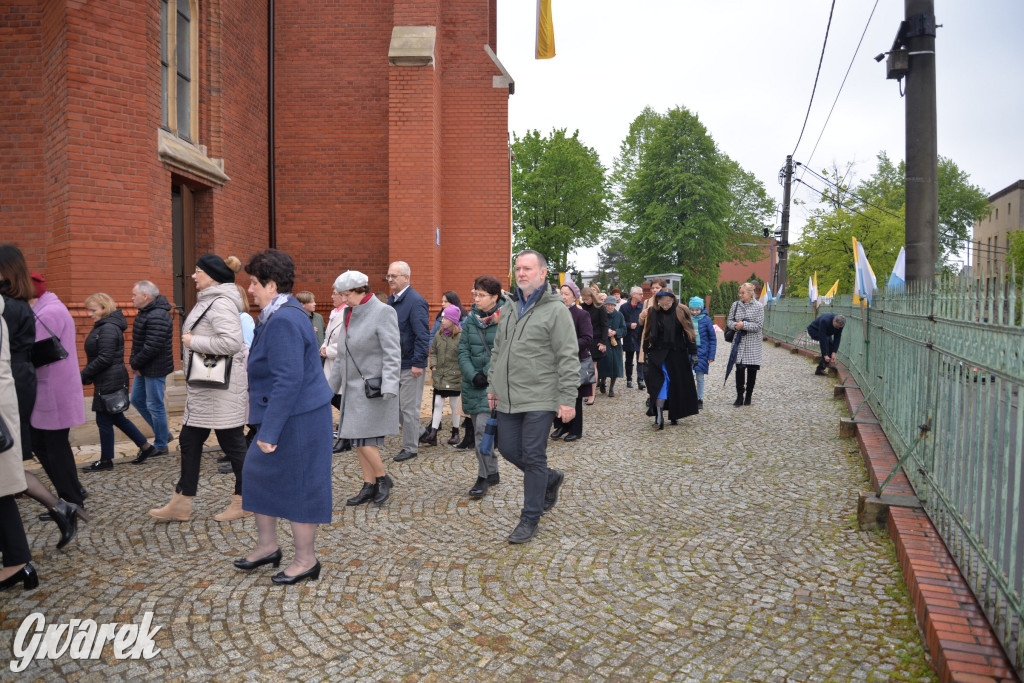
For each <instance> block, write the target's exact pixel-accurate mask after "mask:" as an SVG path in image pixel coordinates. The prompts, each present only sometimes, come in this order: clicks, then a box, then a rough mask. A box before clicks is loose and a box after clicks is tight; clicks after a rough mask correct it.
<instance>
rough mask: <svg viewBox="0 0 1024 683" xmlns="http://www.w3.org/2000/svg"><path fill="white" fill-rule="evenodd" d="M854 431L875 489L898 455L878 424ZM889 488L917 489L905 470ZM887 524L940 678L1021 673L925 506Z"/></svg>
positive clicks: (865, 413) (851, 402)
mask: <svg viewBox="0 0 1024 683" xmlns="http://www.w3.org/2000/svg"><path fill="white" fill-rule="evenodd" d="M766 341H769V342H771V343H774V344H776V345H777V346H781V347H782V348H785V349H789V350H791V351H794V353H800V354H802V355H804V356H807V357H809V358H815V357H817V356H818V355H819V353H818V352H817V350H816V349H806V348H801V347H796V346H793V345H792V344H789V343H786V342H782V341H781V340H775V339H771V338H766ZM838 369H839V379H840V380H841V381H842V383H843V385H844V386H845V387H846V391H845V396H846V405H847V408H848V409H849V410H850V412H851V414H852V413H853V411H856V410H858V408H859V410H860V412H859V413H858V418H862V419H864V420H875V415H874V413H873V412H872V411H871V407H870V406H867V405H865V406H863V407H861V403H863V401H864V394H863V392H862V391H861V390H860V387H858V386H857V382H856V380H854V378H853V377H852V376H851V375H850V372H849V370H848V369H847V368H846V367H845V366H843V365H841V364H840V365H839V368H838ZM856 434H857V443H858V444H859V445H860V453H861V458H863V460H864V466H865V467H866V468H867V470H868V477H869V478H870V480H871V487H872V490H874V491H876V492H877V491H878V485H879V483H880V482H882V481H885V478H886V477H888V476H889V473H890V472H891V471H892V469H893V468H894V467H896V463H897V461H898V458H897V455H896V453H895V452H894V451H893V449H892V446H891V445H890V443H889V440H888V439H887V438H886V436H885V434H884V433H883V432H882V428H881V427H880V426H879V425H878V424H864V423H859V424H857V425H856ZM886 493H887V494H895V495H900V494H902V495H913V488H912V487H911V485H910V482H909V481H908V480H907V478H906V476H905V475H904V474H903V472H902V471H901V472H899V473H898V474H897V475H896V476H895V477H894V478H893V480H892V482H890V483H889V486H888V487H886ZM888 530H889V536H890V537H892V540H893V543H895V545H896V553H897V555H898V556H899V560H900V566H901V567H902V569H903V578H904V580H905V581H906V584H907V588H908V589H909V591H910V595H911V598H912V599H913V601H914V611H915V613H916V615H917V623H918V624H919V625H920V626H921V629H922V631H924V635H925V641H926V643H927V646H928V651H929V652H930V653H931V656H932V660H933V662H934V666H935V669H936V671H937V672H938V674H939V679H940V680H942V681H963V682H971V683H974V682H978V683H980V682H982V681H1018V680H1020V679H1019V678H1018V677H1017V675H1016V673H1015V672H1014V669H1013V665H1012V664H1011V663H1010V661H1009V659H1008V658H1007V657H1006V654H1005V653H1004V652H1003V649H1002V647H1001V646H1000V645H999V641H998V640H997V639H996V636H995V633H993V632H992V628H991V626H990V625H989V623H988V620H987V619H986V617H985V614H984V613H983V612H982V610H981V607H980V606H979V605H978V601H977V600H976V599H975V597H974V593H973V592H972V591H971V589H970V587H968V585H967V582H966V581H965V580H964V577H963V575H962V574H961V573H960V570H959V569H958V568H957V566H956V563H955V562H954V561H953V558H952V556H951V555H950V554H949V551H948V550H947V548H946V545H945V543H943V541H942V539H941V538H940V537H939V534H938V532H937V531H936V530H935V527H934V526H932V523H931V520H930V519H929V518H928V516H927V515H926V514H925V513H924V511H922V510H920V509H910V508H902V507H891V508H889V519H888Z"/></svg>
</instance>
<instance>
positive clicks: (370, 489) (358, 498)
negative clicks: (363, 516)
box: [345, 481, 377, 507]
mask: <svg viewBox="0 0 1024 683" xmlns="http://www.w3.org/2000/svg"><path fill="white" fill-rule="evenodd" d="M375 495H377V485H376V484H371V483H369V482H366V481H364V482H363V488H361V489H359V493H357V494H356V495H354V496H352V497H351V498H349V499H348V500H346V501H345V505H348V506H349V507H355V506H356V505H362V504H363V503H369V502H370V501H371V500H373V497H374V496H375Z"/></svg>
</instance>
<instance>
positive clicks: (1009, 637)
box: [764, 273, 1024, 675]
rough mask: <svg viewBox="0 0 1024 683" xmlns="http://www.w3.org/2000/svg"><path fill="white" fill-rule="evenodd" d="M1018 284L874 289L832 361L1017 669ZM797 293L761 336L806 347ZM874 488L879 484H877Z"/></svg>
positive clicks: (1021, 657)
mask: <svg viewBox="0 0 1024 683" xmlns="http://www.w3.org/2000/svg"><path fill="white" fill-rule="evenodd" d="M1022 304H1024V292H1022V290H1021V287H1020V284H1019V283H1017V282H1016V278H1015V277H1014V276H1013V275H1012V274H1011V275H1010V276H1009V277H1006V276H1004V274H1003V273H999V274H997V275H994V276H991V277H981V278H975V279H962V278H940V279H939V280H937V281H936V283H935V285H934V287H929V288H925V287H915V286H909V287H907V288H906V289H905V290H903V291H899V292H894V293H886V292H885V291H883V292H880V293H879V294H878V295H877V296H876V297H875V298H874V300H873V301H872V306H871V307H870V308H865V307H862V306H859V305H857V306H855V305H854V304H853V302H852V299H851V297H850V296H842V297H836V298H835V299H833V303H832V305H830V306H825V307H822V309H821V310H820V311H819V313H825V312H831V313H842V314H844V315H845V316H846V317H847V323H846V328H845V329H844V330H843V338H842V344H841V345H840V349H839V354H838V355H839V358H840V360H841V361H842V362H843V363H844V364H845V365H846V366H847V367H848V368H849V370H850V372H851V374H852V375H853V377H854V379H856V380H857V383H858V384H859V385H860V387H861V389H862V391H863V392H864V395H865V397H866V402H867V403H868V405H869V406H870V407H871V409H872V410H873V411H874V413H875V415H876V417H877V418H878V421H879V424H880V425H881V427H882V429H883V431H884V432H885V435H886V437H888V439H889V442H890V443H891V444H892V447H893V450H894V451H895V452H896V454H897V456H902V457H903V458H905V459H904V461H903V471H904V472H905V473H906V475H907V477H908V479H909V480H910V482H911V484H912V485H913V487H914V490H915V492H916V493H917V496H918V498H920V499H921V502H922V503H923V505H924V509H925V511H926V512H927V514H928V516H929V518H930V519H931V520H932V523H933V524H934V525H935V528H936V529H937V530H938V532H939V534H940V535H941V536H942V539H943V541H944V542H945V544H946V546H947V547H948V548H949V551H950V553H951V554H952V556H953V558H954V560H955V561H956V563H957V565H958V566H959V568H960V571H961V573H962V574H963V575H964V577H965V578H966V580H967V582H968V584H969V585H970V586H971V589H972V590H973V591H974V594H975V597H976V598H977V599H978V603H979V604H980V605H981V607H982V609H983V610H984V611H985V614H986V616H987V617H988V619H989V623H990V624H991V625H992V628H993V630H994V631H995V632H996V634H997V636H998V637H999V639H1000V642H1001V643H1002V646H1003V648H1004V649H1005V650H1006V653H1007V655H1008V656H1009V658H1010V659H1011V661H1013V662H1014V664H1015V667H1016V669H1017V673H1018V674H1019V675H1021V674H1024V632H1022V628H1024V600H1022V595H1024V401H1021V387H1022V386H1024V326H1022V322H1021V313H1022ZM813 319H814V313H813V309H811V307H810V306H808V305H807V301H806V300H801V299H782V300H780V301H776V302H774V303H773V304H772V305H771V306H770V307H769V309H768V311H767V312H766V316H765V327H764V333H765V335H766V336H769V337H773V338H775V339H779V340H784V341H788V342H790V343H794V344H796V345H799V346H805V347H807V348H817V342H814V341H813V340H811V339H809V338H808V336H807V331H806V328H807V325H808V324H809V323H810V322H811V321H812V320H813ZM879 493H881V491H879Z"/></svg>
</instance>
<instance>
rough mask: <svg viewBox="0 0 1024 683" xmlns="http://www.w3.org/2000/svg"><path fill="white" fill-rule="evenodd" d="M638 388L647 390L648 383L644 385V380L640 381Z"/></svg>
mask: <svg viewBox="0 0 1024 683" xmlns="http://www.w3.org/2000/svg"><path fill="white" fill-rule="evenodd" d="M636 388H637V389H639V390H640V391H646V390H647V387H646V385H644V383H643V382H640V383H639V384H637V385H636Z"/></svg>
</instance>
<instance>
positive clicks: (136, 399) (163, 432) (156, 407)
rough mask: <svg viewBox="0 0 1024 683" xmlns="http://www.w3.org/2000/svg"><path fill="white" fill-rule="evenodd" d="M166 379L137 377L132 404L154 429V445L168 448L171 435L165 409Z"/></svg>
mask: <svg viewBox="0 0 1024 683" xmlns="http://www.w3.org/2000/svg"><path fill="white" fill-rule="evenodd" d="M166 386H167V378H166V377H143V376H142V375H136V376H135V381H133V382H132V396H131V403H132V406H133V407H134V408H135V410H137V411H139V415H141V416H142V419H143V420H145V421H146V422H147V423H148V424H149V426H150V427H152V429H153V445H154V446H156V447H157V448H161V449H163V448H167V441H168V440H169V439H170V437H171V434H170V431H168V429H167V409H166V408H165V407H164V388H165V387H166Z"/></svg>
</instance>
